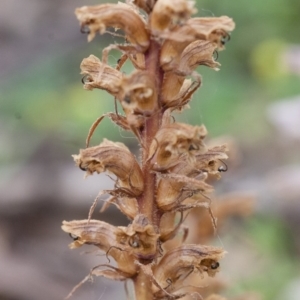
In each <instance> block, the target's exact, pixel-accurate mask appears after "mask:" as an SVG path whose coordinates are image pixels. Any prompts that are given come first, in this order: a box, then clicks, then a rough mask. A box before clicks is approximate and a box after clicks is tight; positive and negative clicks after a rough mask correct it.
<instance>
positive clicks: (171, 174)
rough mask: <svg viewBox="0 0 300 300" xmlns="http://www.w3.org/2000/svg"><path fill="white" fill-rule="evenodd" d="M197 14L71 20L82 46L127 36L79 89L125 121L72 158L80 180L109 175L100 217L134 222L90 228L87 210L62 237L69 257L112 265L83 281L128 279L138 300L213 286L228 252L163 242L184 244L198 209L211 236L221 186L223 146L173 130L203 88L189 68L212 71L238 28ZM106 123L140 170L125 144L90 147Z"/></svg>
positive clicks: (109, 12) (89, 15)
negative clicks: (86, 248) (127, 65)
mask: <svg viewBox="0 0 300 300" xmlns="http://www.w3.org/2000/svg"><path fill="white" fill-rule="evenodd" d="M196 11H197V10H196V9H195V7H194V1H190V0H176V1H173V0H157V1H154V0H134V1H127V3H126V4H125V3H118V4H102V5H97V6H84V7H82V8H78V9H76V12H75V13H76V16H77V18H78V20H79V22H80V26H81V29H82V32H85V33H87V34H88V41H91V40H92V39H93V38H94V37H95V35H96V34H97V33H99V34H104V33H106V32H108V33H111V34H115V33H113V32H110V31H107V29H109V28H113V29H115V30H121V31H122V32H123V33H122V34H124V36H125V43H124V44H119V45H117V44H114V45H110V46H108V47H107V48H105V49H104V50H103V52H102V58H101V59H100V58H97V57H96V56H94V55H90V56H89V57H88V58H85V59H84V60H83V61H82V63H81V66H80V68H81V74H83V76H84V77H83V80H82V81H83V86H84V88H85V89H87V90H93V89H103V90H105V91H107V92H108V93H109V94H111V95H112V96H113V97H114V98H115V99H116V101H117V102H118V103H119V105H121V107H122V109H123V112H124V115H120V114H119V113H118V112H117V111H116V112H115V113H107V114H105V115H102V116H101V117H100V118H99V119H98V120H96V121H95V123H94V124H93V125H92V127H91V130H90V132H89V135H88V138H87V148H86V149H81V150H80V153H79V154H78V155H73V157H74V160H75V162H76V165H77V166H78V167H79V168H80V169H81V170H83V171H85V172H86V175H92V174H94V173H97V174H99V173H102V172H107V173H109V174H113V175H114V176H115V177H116V183H115V188H114V189H113V190H110V191H107V190H105V191H102V192H101V193H100V194H101V195H102V194H109V195H110V198H109V199H108V200H107V202H106V203H105V204H104V206H103V208H102V211H103V210H105V209H106V208H107V207H108V205H110V204H114V205H116V206H117V207H118V208H119V209H120V211H121V212H122V213H124V214H125V215H126V216H127V217H128V218H129V219H130V220H131V223H130V224H129V225H128V226H125V227H123V226H119V227H116V226H113V225H110V224H108V223H106V222H103V221H98V220H94V219H91V212H92V211H93V210H94V206H95V204H94V206H93V208H92V210H91V212H90V214H89V217H88V218H87V219H86V220H81V221H71V222H66V221H64V223H63V226H62V229H63V230H64V231H66V232H67V233H69V234H70V235H71V237H72V238H73V240H74V241H73V242H72V243H71V244H70V247H71V248H77V247H80V246H82V245H84V244H85V245H94V246H96V247H98V248H99V249H101V250H102V251H104V252H105V253H106V255H107V257H112V258H113V259H114V260H115V262H116V267H115V266H112V265H110V264H105V265H101V266H98V267H96V268H94V269H93V270H92V271H91V273H90V275H89V276H93V275H95V276H104V277H107V278H110V279H114V280H127V279H132V280H133V282H134V286H135V293H136V298H137V299H179V298H182V297H184V296H185V295H187V294H188V293H190V292H189V291H188V290H191V287H189V289H187V286H186V282H185V279H186V278H187V277H189V276H190V275H191V274H193V276H199V279H201V278H203V276H204V274H206V275H208V276H212V277H213V276H214V275H215V273H216V272H217V271H218V270H219V260H220V259H221V258H222V257H223V255H224V253H225V252H224V250H222V249H220V248H215V247H210V246H203V245H197V244H187V245H184V244H183V245H177V246H176V247H170V246H168V243H167V242H169V241H170V240H172V239H173V240H177V239H178V235H180V233H182V231H183V232H184V234H183V238H179V240H180V242H179V244H180V243H183V242H184V240H185V239H186V237H187V234H188V232H189V230H188V228H186V227H185V226H184V225H183V222H184V220H185V218H186V216H187V214H188V213H189V212H190V211H191V210H193V209H194V208H199V207H202V208H205V209H206V210H207V213H208V215H209V216H210V217H211V219H212V221H213V222H212V223H213V225H211V224H210V226H213V227H214V228H215V226H216V220H215V218H214V217H213V213H212V211H211V199H210V195H211V193H212V192H213V188H212V186H211V183H210V184H209V183H207V180H208V178H209V179H211V178H219V177H220V173H221V172H222V171H224V168H223V166H224V163H223V160H226V159H227V151H228V149H227V147H226V145H221V146H215V147H208V146H206V144H205V142H204V139H205V137H206V135H207V130H206V128H205V126H204V125H201V126H192V125H188V124H184V123H178V122H176V121H175V119H174V118H173V116H172V112H173V111H175V110H180V111H181V110H183V109H184V108H186V107H187V106H188V104H189V102H190V100H191V99H192V96H193V94H194V93H195V92H196V90H197V89H198V88H199V87H200V85H201V77H200V76H199V75H198V74H197V73H196V71H195V70H196V68H197V67H198V66H207V67H209V68H212V69H214V70H218V69H219V67H220V64H219V63H218V62H217V61H216V60H215V54H216V51H218V50H222V49H224V44H225V42H226V41H227V40H228V39H229V36H230V32H231V31H232V30H233V29H234V26H235V25H234V22H233V21H232V19H230V18H228V17H225V16H223V17H220V18H217V17H214V18H191V15H192V14H194V13H196ZM112 49H118V50H120V51H121V52H122V56H121V58H120V60H119V61H118V64H117V67H116V68H113V67H111V66H109V65H108V64H107V61H108V54H109V51H110V50H112ZM127 59H129V60H130V61H131V62H132V64H133V66H134V68H135V70H134V71H133V72H132V73H131V74H129V75H125V74H123V72H122V71H121V68H122V66H123V64H124V62H125V61H126V60H127ZM105 116H108V117H109V118H110V119H111V120H112V121H113V122H114V123H115V124H117V125H118V126H120V127H121V128H122V129H124V130H130V131H132V132H133V133H134V134H135V136H136V137H137V139H138V142H139V143H140V145H141V151H142V155H141V161H140V162H139V161H138V160H137V159H136V158H135V156H134V155H133V154H132V153H131V152H130V151H129V149H128V148H127V147H126V146H125V145H124V144H122V143H118V142H112V141H109V140H107V139H104V140H103V141H102V142H101V143H100V144H99V145H98V146H94V147H88V144H89V141H90V138H91V136H92V134H93V132H94V130H95V129H96V127H97V126H98V125H99V123H100V122H101V120H102V119H103V118H104V117H105ZM178 216H180V220H179V222H178ZM84 281H86V279H85V280H84ZM84 281H83V282H84ZM195 288H196V287H195ZM179 290H180V291H179Z"/></svg>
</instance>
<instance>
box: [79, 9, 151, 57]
mask: <svg viewBox="0 0 300 300" xmlns="http://www.w3.org/2000/svg"><path fill="white" fill-rule="evenodd" d="M75 14H76V16H77V18H78V20H79V22H80V25H81V26H82V27H84V26H87V27H88V28H89V35H88V41H91V40H92V39H93V38H94V37H95V34H96V33H97V31H99V33H100V34H103V33H104V32H105V30H106V27H113V28H115V29H122V30H124V32H125V34H126V38H127V39H128V40H129V42H130V43H132V44H133V45H134V46H136V48H137V50H138V51H140V52H144V51H146V50H147V48H148V46H149V34H148V32H147V30H146V28H145V23H144V21H143V19H142V18H141V17H140V16H139V15H138V14H137V13H136V12H135V11H134V10H133V9H132V8H131V7H130V6H129V5H127V4H124V3H118V4H102V5H96V6H83V7H81V8H77V9H76V10H75Z"/></svg>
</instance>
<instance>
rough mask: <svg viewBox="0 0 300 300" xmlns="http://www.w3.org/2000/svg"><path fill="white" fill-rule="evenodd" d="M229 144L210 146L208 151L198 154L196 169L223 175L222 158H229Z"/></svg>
mask: <svg viewBox="0 0 300 300" xmlns="http://www.w3.org/2000/svg"><path fill="white" fill-rule="evenodd" d="M226 152H228V148H227V145H220V146H215V147H212V148H209V149H208V150H207V152H206V153H203V154H197V155H196V163H195V169H196V170H201V171H202V172H206V173H208V174H209V175H216V176H217V177H218V178H220V177H221V175H220V172H221V170H222V169H220V165H222V160H225V159H227V158H228V155H227V153H226Z"/></svg>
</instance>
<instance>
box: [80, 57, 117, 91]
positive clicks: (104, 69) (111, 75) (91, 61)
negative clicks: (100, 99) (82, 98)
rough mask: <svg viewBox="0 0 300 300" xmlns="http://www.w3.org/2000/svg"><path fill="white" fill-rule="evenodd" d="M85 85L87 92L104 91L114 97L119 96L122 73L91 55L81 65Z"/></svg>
mask: <svg viewBox="0 0 300 300" xmlns="http://www.w3.org/2000/svg"><path fill="white" fill-rule="evenodd" d="M80 68H81V74H83V75H84V77H83V84H84V86H83V87H84V88H85V89H86V90H93V89H94V88H96V89H102V90H106V91H108V92H109V93H110V94H112V95H114V96H115V95H117V94H118V92H119V90H120V85H121V80H122V73H121V72H119V71H117V70H115V69H114V68H112V67H110V66H108V65H106V64H104V63H102V62H101V61H100V59H99V58H97V57H96V56H94V55H90V56H89V57H88V58H85V59H84V60H83V61H82V63H81V65H80Z"/></svg>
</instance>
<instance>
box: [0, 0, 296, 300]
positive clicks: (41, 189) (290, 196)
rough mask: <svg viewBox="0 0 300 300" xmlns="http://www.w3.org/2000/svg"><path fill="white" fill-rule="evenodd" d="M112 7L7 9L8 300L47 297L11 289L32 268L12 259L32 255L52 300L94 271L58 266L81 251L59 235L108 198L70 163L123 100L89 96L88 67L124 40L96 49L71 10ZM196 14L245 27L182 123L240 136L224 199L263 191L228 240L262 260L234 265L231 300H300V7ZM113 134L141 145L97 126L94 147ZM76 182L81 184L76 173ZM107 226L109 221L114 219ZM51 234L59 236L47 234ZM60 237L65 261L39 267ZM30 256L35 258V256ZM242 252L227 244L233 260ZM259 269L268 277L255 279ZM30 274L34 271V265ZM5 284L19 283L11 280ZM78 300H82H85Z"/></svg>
mask: <svg viewBox="0 0 300 300" xmlns="http://www.w3.org/2000/svg"><path fill="white" fill-rule="evenodd" d="M105 2H107V1H98V2H97V1H91V0H89V1H79V0H72V1H67V0H65V1H58V0H55V1H53V0H51V1H50V0H48V1H47V0H44V1H37V0H23V1H22V2H21V1H10V0H4V1H2V4H1V12H0V49H1V50H0V51H1V52H0V53H1V55H0V79H1V80H0V90H1V94H0V97H1V98H0V124H1V126H0V143H1V147H0V166H1V174H0V175H1V185H0V187H1V200H0V209H1V212H0V217H1V220H0V225H1V227H2V228H1V229H0V233H2V234H1V235H2V237H1V240H0V244H1V248H0V256H1V253H2V254H3V255H2V258H1V261H2V262H5V264H6V265H5V267H4V268H2V271H1V272H2V273H3V274H0V299H1V300H2V299H11V300H12V299H41V298H40V297H39V295H41V291H42V290H39V289H37V291H36V293H33V292H32V290H34V288H30V285H29V286H28V285H26V286H24V287H23V288H22V287H20V288H19V289H20V292H19V291H17V290H18V289H15V288H14V286H12V287H11V288H9V287H8V286H9V284H10V283H11V282H13V281H14V284H16V280H22V278H21V277H22V271H21V270H20V272H17V271H14V267H15V266H14V264H10V259H12V260H13V259H15V257H14V255H17V256H18V259H20V260H22V259H23V260H25V259H28V257H30V259H31V264H32V266H33V268H35V269H36V268H40V269H41V271H39V272H41V273H35V276H36V278H41V276H38V275H37V274H42V277H43V276H44V279H41V280H44V283H43V284H44V285H43V284H42V285H41V286H42V287H44V289H45V291H47V293H48V292H49V291H48V290H50V289H51V290H52V286H57V283H56V282H59V284H61V285H62V286H63V287H62V288H61V289H58V292H57V294H51V293H50V296H49V297H48V296H47V297H46V296H45V297H44V298H43V299H55V298H56V297H59V298H61V297H60V295H62V296H65V292H66V293H67V292H68V290H70V288H72V286H73V285H74V284H76V283H77V282H78V281H79V280H81V279H82V278H83V276H84V274H87V272H88V270H89V267H92V266H93V263H91V264H90V265H89V266H88V267H87V266H86V265H85V264H84V263H83V262H80V263H78V264H79V265H77V269H78V270H80V271H78V272H81V274H79V275H78V276H77V275H74V274H73V273H76V272H75V271H74V272H73V271H70V272H72V276H73V277H72V276H71V275H70V273H68V272H67V271H66V270H64V271H62V270H60V269H59V268H60V267H61V264H63V263H64V261H65V260H68V259H69V260H70V261H69V267H70V266H71V265H72V266H74V263H73V261H72V262H71V258H69V257H70V255H73V256H72V258H73V259H74V260H75V259H77V260H78V256H79V252H77V253H75V254H69V252H70V251H69V250H68V249H67V243H69V240H68V239H67V238H66V237H65V235H64V234H63V233H60V229H59V226H60V221H61V220H62V219H67V218H69V219H73V218H74V219H75V218H76V217H78V218H86V214H87V211H88V208H89V205H90V203H91V201H92V199H93V198H94V197H95V196H96V193H97V190H99V186H98V185H97V186H96V188H95V187H94V188H92V189H89V188H87V186H86V185H85V183H84V182H83V183H81V179H82V174H81V173H80V172H79V171H78V170H76V168H74V167H73V162H72V159H71V157H70V155H71V154H74V153H77V152H78V149H79V148H82V147H84V143H85V138H86V135H87V132H88V129H89V127H90V125H91V124H92V122H93V121H94V120H96V118H97V117H99V116H100V115H102V114H103V113H105V112H107V111H113V110H114V104H113V98H112V97H111V96H110V95H108V94H106V93H105V92H103V91H96V90H95V91H93V92H89V91H85V90H83V88H82V84H81V76H80V74H79V72H80V70H79V65H80V62H81V60H82V59H83V58H84V57H87V56H88V55H90V54H94V55H96V56H99V57H100V56H101V50H102V48H103V47H104V46H105V45H108V44H109V43H114V42H119V41H118V39H117V38H114V37H110V36H107V35H104V36H101V37H100V36H97V38H96V39H95V40H93V41H92V42H91V43H87V42H86V36H85V35H82V34H81V33H80V30H79V25H78V22H77V20H76V18H75V16H74V13H73V12H74V10H75V8H76V7H78V6H82V5H91V4H99V3H105ZM115 2H116V1H115ZM196 7H197V9H198V13H197V15H198V16H202V17H210V16H222V15H228V16H230V17H232V18H233V19H234V21H235V22H236V29H235V30H234V31H233V33H232V35H231V40H230V42H228V44H226V50H225V51H222V52H220V53H219V58H218V61H219V62H220V63H221V65H222V66H221V70H220V71H219V72H215V71H213V70H210V69H206V68H205V67H200V68H198V72H199V73H200V74H201V75H202V77H203V86H202V87H201V89H200V90H199V91H198V92H197V94H196V95H195V96H194V97H193V101H192V102H191V109H190V110H188V111H185V112H184V114H183V115H180V116H179V117H178V118H179V120H181V121H184V122H188V123H192V124H201V123H204V124H205V125H206V127H207V129H208V131H209V137H210V138H215V137H218V136H222V135H226V136H230V137H231V138H232V137H233V138H234V139H235V144H237V145H238V147H237V148H238V152H239V155H238V159H237V163H236V164H233V165H234V166H233V168H232V169H231V170H230V171H229V172H228V174H224V176H223V178H224V179H222V180H221V181H223V183H220V188H219V191H220V193H221V191H236V190H247V191H254V192H255V193H256V194H257V212H256V215H255V216H254V217H253V218H252V219H249V220H247V221H245V222H242V223H241V222H240V223H237V226H238V227H239V229H236V228H235V229H234V230H233V232H234V233H235V234H236V235H233V237H230V232H228V233H227V235H228V236H224V240H223V243H224V246H225V248H227V243H228V244H229V245H232V244H234V243H242V244H245V245H248V244H250V246H249V247H250V248H251V249H255V251H254V253H255V255H256V256H254V258H253V257H252V258H251V259H252V260H251V259H250V262H249V264H245V267H244V269H242V270H241V269H240V268H239V267H240V266H239V264H235V258H234V257H231V260H232V261H231V263H230V266H229V270H231V269H238V270H239V272H234V271H233V272H232V273H233V274H232V275H228V278H229V279H228V280H229V281H230V288H229V289H228V291H227V293H228V295H229V296H230V297H231V296H232V297H233V296H234V297H236V296H237V295H239V294H242V293H244V292H247V291H255V292H258V293H259V294H260V295H262V299H267V300H268V299H270V300H271V299H272V300H274V299H275V300H276V299H286V300H289V299H290V300H294V299H300V290H299V288H298V289H296V288H295V286H297V284H298V286H300V283H299V282H300V274H299V273H300V272H299V253H300V251H299V250H300V239H299V235H300V230H299V228H300V202H299V200H300V191H299V182H300V175H299V169H300V168H299V167H300V165H299V164H300V155H299V152H300V151H299V149H300V148H299V144H300V142H299V140H300V133H299V131H300V125H299V127H298V128H297V124H300V123H299V122H300V121H299V120H300V108H299V104H298V106H297V103H299V101H300V50H299V49H300V34H299V28H300V18H299V12H300V1H299V0H273V1H268V0H266V1H258V0H253V1H245V0H241V1H228V0H223V1H218V0H209V1H208V0H207V1H204V0H203V1H197V4H196ZM119 57H120V53H118V52H111V53H110V57H109V59H110V63H111V64H112V65H113V64H116V63H117V60H118V59H119ZM124 71H125V72H128V71H129V69H126V68H125V69H124ZM277 103H281V104H282V105H283V106H282V107H283V109H277V110H276V109H273V108H274V107H275V108H276V104H277ZM294 104H295V106H290V105H294ZM274 105H275V106H274ZM275 112H276V113H279V115H277V114H276V113H275ZM280 113H281V114H283V116H281V115H280ZM289 113H290V115H289ZM281 117H282V118H283V119H284V118H286V119H288V121H290V122H291V123H288V125H287V127H285V124H286V123H280V120H281ZM292 118H294V119H295V120H294V119H293V120H294V121H293V122H292ZM297 122H298V123H297ZM295 124H296V125H295ZM297 132H298V134H297ZM103 137H107V138H109V139H111V140H120V141H123V142H124V143H126V144H128V145H130V147H134V146H135V145H136V142H135V140H134V138H133V137H132V136H131V135H130V134H128V133H126V132H121V131H120V130H119V129H118V128H117V127H116V126H115V125H112V124H111V123H110V121H109V120H104V121H103V123H101V125H100V126H99V127H98V129H97V131H96V133H95V135H94V137H93V140H92V144H93V145H96V144H97V143H99V142H100V141H101V140H102V138H103ZM67 170H68V171H67ZM71 170H72V171H71ZM73 172H74V174H73ZM71 173H72V174H73V175H69V174H71ZM62 174H63V175H62ZM226 177H227V179H226ZM28 181H29V182H28ZM65 181H66V183H65ZM79 182H80V183H79ZM96 184H98V183H96ZM78 185H80V191H81V192H79V188H78ZM66 187H68V188H66ZM89 187H90V186H89ZM58 190H59V192H58ZM84 195H87V196H86V198H88V201H86V199H85V196H84ZM76 197H77V198H80V199H77V198H76ZM75 198H76V199H77V200H76V201H75V200H74V199H75ZM73 200H74V201H75V202H76V205H74V203H73V202H72V201H73ZM73 205H74V206H75V208H74V207H73ZM73 209H74V210H73ZM72 210H73V212H72ZM112 215H113V214H112ZM100 218H101V216H100ZM103 218H104V219H105V218H111V215H109V214H108V215H107V216H104V217H103ZM53 222H54V223H53ZM44 224H46V229H45V227H44ZM51 226H53V230H52V229H51V230H50V229H49V227H51ZM51 228H52V227H51ZM45 232H46V233H47V234H48V237H47V236H46V237H45V235H44V234H45ZM57 232H58V233H57ZM56 234H59V241H60V244H59V246H58V247H57V248H55V251H54V250H53V251H54V252H53V253H55V256H56V257H53V256H51V257H50V258H49V257H48V256H47V257H43V256H41V257H40V260H39V263H38V264H36V260H35V257H34V256H35V255H39V253H41V252H43V253H44V252H47V250H46V249H48V248H47V247H46V246H45V249H44V248H39V247H40V246H41V245H40V244H38V245H36V240H37V239H39V238H40V237H41V236H42V237H43V244H44V245H45V243H46V242H49V239H50V240H51V241H53V243H54V242H55V241H57V240H56V238H57V235H56ZM242 237H243V238H242ZM221 238H222V239H223V237H222V236H221ZM241 239H242V241H241ZM245 240H247V242H245ZM28 241H30V242H28ZM53 243H52V244H53ZM55 243H56V242H55ZM47 245H48V244H47ZM24 247H25V249H27V250H26V251H27V252H26V255H27V256H25V257H24V255H25V254H24V253H25V252H24ZM26 247H27V248H26ZM232 247H233V246H231V247H230V246H229V248H230V250H231V251H234V250H232V249H231V248H232ZM247 247H248V246H245V248H247ZM32 249H35V252H32ZM39 249H40V250H39ZM41 249H43V250H41ZM50 249H51V248H50ZM62 249H63V250H62ZM62 251H64V252H63V255H62V254H61V252H62ZM49 255H50V254H49ZM53 255H54V254H53ZM57 258H59V262H60V263H59V262H57ZM47 259H49V260H50V262H51V263H50V264H52V262H56V263H54V265H53V264H52V267H50V269H51V268H52V269H51V270H50V269H49V266H48V264H47V267H43V266H44V263H46V261H47ZM246 259H247V256H245V260H246ZM81 260H84V259H81ZM254 261H255V262H257V263H258V264H260V266H261V268H254V270H251V267H252V266H253V265H255V263H254ZM27 267H28V268H29V269H30V268H31V265H28V266H27ZM256 267H257V266H256ZM47 268H48V269H47ZM45 269H47V271H45ZM77 269H76V270H77ZM224 272H226V271H224ZM8 273H9V276H8ZM228 273H229V274H231V273H230V271H228ZM20 274H21V275H20ZM25 274H26V272H25ZM25 274H23V275H25ZM5 276H8V277H7V278H10V280H8V279H7V280H5ZM20 276H21V277H20ZM49 276H50V277H51V278H52V279H51V280H52V281H51V280H50V279H49ZM68 277H69V279H68ZM53 278H54V279H53ZM53 280H54V281H53ZM76 280H77V281H76ZM49 282H51V284H50V283H49ZM295 282H296V283H297V284H295ZM36 284H37V283H36ZM104 285H105V286H106V287H107V293H109V291H110V290H112V289H113V288H111V283H108V282H106V281H105V284H104ZM94 286H96V284H94ZM50 287H51V288H50ZM93 288H94V287H93ZM95 289H96V288H95ZM29 290H31V291H30V292H29ZM121 290H122V288H121ZM291 291H292V292H291ZM87 293H91V292H90V291H88V292H87ZM84 295H86V294H84ZM87 295H88V296H87V297H88V298H86V299H98V298H97V295H98V297H99V294H97V292H94V294H87ZM107 295H108V294H107ZM122 295H123V294H122ZM78 297H79V296H78ZM85 297H86V296H85ZM103 297H104V298H103V299H109V298H106V297H105V296H103ZM114 297H117V296H114ZM74 299H82V298H80V297H79V298H76V296H75V298H74ZM111 299H113V298H111ZM249 299H250V298H249Z"/></svg>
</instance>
